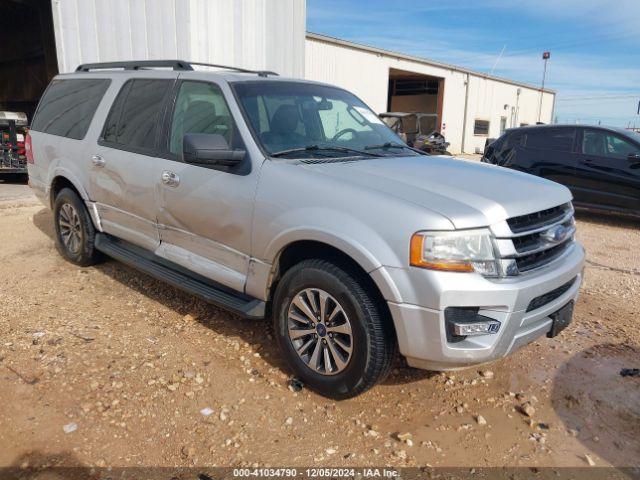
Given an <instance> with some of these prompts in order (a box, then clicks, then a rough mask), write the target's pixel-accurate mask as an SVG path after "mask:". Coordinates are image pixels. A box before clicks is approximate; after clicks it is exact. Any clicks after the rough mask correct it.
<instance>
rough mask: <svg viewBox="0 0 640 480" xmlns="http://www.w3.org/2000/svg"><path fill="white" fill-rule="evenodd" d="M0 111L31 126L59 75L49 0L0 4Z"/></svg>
mask: <svg viewBox="0 0 640 480" xmlns="http://www.w3.org/2000/svg"><path fill="white" fill-rule="evenodd" d="M0 45H2V48H0V111H9V112H21V113H24V114H26V116H27V122H28V123H29V124H30V123H31V120H32V118H33V113H34V112H35V109H36V106H37V105H38V101H39V100H40V97H41V96H42V92H44V89H45V88H46V86H47V85H48V84H49V82H50V81H51V79H52V78H53V77H54V76H55V75H56V74H57V73H58V62H57V59H56V47H55V36H54V31H53V16H52V11H51V1H50V0H3V1H2V2H1V4H0Z"/></svg>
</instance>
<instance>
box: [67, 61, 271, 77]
mask: <svg viewBox="0 0 640 480" xmlns="http://www.w3.org/2000/svg"><path fill="white" fill-rule="evenodd" d="M193 65H198V66H202V67H214V68H220V69H224V70H233V71H234V72H242V73H254V74H256V75H259V76H260V77H267V76H269V75H276V76H277V75H278V74H277V73H276V72H272V71H269V70H249V69H247V68H239V67H230V66H228V65H218V64H215V63H201V62H186V61H184V60H131V61H127V62H102V63H83V64H82V65H78V68H76V72H90V71H92V70H113V69H117V68H121V69H123V70H144V69H147V68H171V69H173V70H179V71H190V70H193Z"/></svg>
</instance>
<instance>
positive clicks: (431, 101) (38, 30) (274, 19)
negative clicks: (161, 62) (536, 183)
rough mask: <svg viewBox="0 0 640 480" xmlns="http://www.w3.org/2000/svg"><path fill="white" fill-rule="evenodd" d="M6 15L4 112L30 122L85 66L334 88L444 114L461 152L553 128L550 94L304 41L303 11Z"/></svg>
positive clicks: (25, 1)
mask: <svg viewBox="0 0 640 480" xmlns="http://www.w3.org/2000/svg"><path fill="white" fill-rule="evenodd" d="M2 5H3V11H2V15H0V45H2V47H1V48H0V111H3V110H8V111H19V112H26V113H27V116H28V118H29V119H31V116H32V113H33V111H34V110H35V107H36V105H37V102H38V100H39V98H40V95H41V94H42V92H43V91H44V88H45V87H46V86H47V84H48V83H49V81H50V80H51V78H52V77H53V76H54V75H55V74H57V73H58V72H69V71H73V70H74V69H75V68H76V66H77V65H78V64H80V63H88V62H106V61H117V60H143V59H160V58H164V59H175V58H179V59H184V60H191V61H199V62H207V63H218V64H226V65H233V66H237V67H244V68H252V69H266V70H273V71H276V72H279V73H280V74H281V75H284V76H290V77H297V78H307V79H312V80H319V81H323V82H327V83H331V84H335V85H338V86H341V87H344V88H346V89H348V90H351V91H352V92H354V93H355V94H356V95H358V96H359V97H360V98H362V99H363V100H364V101H365V102H366V103H368V104H369V105H370V106H371V107H372V108H373V109H374V110H375V111H376V112H377V113H382V112H386V111H392V110H394V111H419V112H426V113H437V114H438V118H439V122H440V128H441V130H442V133H444V135H445V136H446V138H447V140H448V141H449V142H450V143H451V147H450V150H451V151H452V152H454V153H459V152H465V153H473V152H476V151H479V150H482V149H483V147H484V144H485V141H486V139H487V138H493V137H497V136H499V134H500V133H501V131H502V130H504V129H505V128H509V127H512V126H519V125H523V124H532V123H535V122H536V121H538V119H540V121H542V122H544V123H549V122H550V121H551V119H552V118H553V108H554V101H555V93H554V92H553V91H551V90H545V91H544V92H542V91H541V90H540V89H539V88H537V87H535V86H531V85H526V84H522V83H519V82H514V81H511V80H507V79H502V78H498V77H494V76H490V75H486V74H483V73H478V72H473V71H470V70H467V69H464V68H461V67H456V66H454V65H446V64H442V63H438V62H434V61H430V60H427V59H423V58H416V57H412V56H409V55H404V54H402V53H397V52H389V51H385V50H381V49H377V48H373V47H368V46H364V45H359V44H355V43H352V42H347V41H344V40H339V39H335V38H331V37H326V36H322V35H317V34H313V33H306V32H305V27H306V2H305V0H3V2H2ZM399 28H400V27H399ZM540 100H542V101H540ZM540 105H541V108H540Z"/></svg>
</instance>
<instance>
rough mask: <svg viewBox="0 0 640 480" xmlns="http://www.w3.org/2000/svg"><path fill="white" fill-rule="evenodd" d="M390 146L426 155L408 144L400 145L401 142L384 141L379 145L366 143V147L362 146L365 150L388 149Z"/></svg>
mask: <svg viewBox="0 0 640 480" xmlns="http://www.w3.org/2000/svg"><path fill="white" fill-rule="evenodd" d="M390 148H406V149H407V150H412V151H414V152H416V153H419V154H420V155H426V153H425V152H423V151H422V150H418V149H417V148H413V147H410V146H409V145H402V144H401V143H392V142H386V143H381V144H380V145H367V146H366V147H364V149H365V150H377V149H380V150H388V149H390Z"/></svg>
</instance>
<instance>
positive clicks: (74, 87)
mask: <svg viewBox="0 0 640 480" xmlns="http://www.w3.org/2000/svg"><path fill="white" fill-rule="evenodd" d="M110 83H111V80H109V79H95V78H94V79H69V80H54V81H53V82H51V84H50V85H49V87H48V88H47V90H46V92H45V94H44V96H43V97H42V100H41V101H40V105H39V106H38V110H37V112H36V115H35V118H34V119H33V123H32V125H31V129H32V130H34V131H36V132H44V133H49V134H51V135H59V136H61V137H67V138H72V139H74V140H82V139H83V138H84V136H85V135H86V134H87V130H89V125H91V120H92V119H93V115H94V114H95V113H96V109H97V108H98V104H99V103H100V100H102V97H103V96H104V94H105V92H106V91H107V88H109V84H110Z"/></svg>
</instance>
